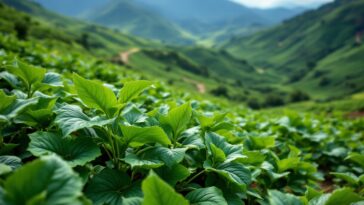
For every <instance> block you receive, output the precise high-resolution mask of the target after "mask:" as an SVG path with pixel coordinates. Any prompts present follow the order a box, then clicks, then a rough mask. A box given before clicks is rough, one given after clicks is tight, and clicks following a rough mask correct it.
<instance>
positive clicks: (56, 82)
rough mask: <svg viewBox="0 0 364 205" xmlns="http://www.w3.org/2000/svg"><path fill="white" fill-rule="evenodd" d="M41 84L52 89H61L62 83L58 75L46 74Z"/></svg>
mask: <svg viewBox="0 0 364 205" xmlns="http://www.w3.org/2000/svg"><path fill="white" fill-rule="evenodd" d="M42 83H44V84H47V85H50V86H53V87H62V86H63V81H62V77H61V75H60V74H58V73H54V72H48V73H46V74H45V76H44V79H43V81H42Z"/></svg>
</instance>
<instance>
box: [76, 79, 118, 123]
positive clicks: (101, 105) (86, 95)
mask: <svg viewBox="0 0 364 205" xmlns="http://www.w3.org/2000/svg"><path fill="white" fill-rule="evenodd" d="M73 82H74V83H75V86H76V90H77V94H78V96H79V97H80V98H81V100H82V102H83V103H84V104H85V105H87V106H88V107H89V108H95V109H98V110H100V111H103V112H104V113H106V114H107V115H108V116H109V117H113V116H114V114H115V112H116V111H117V99H116V96H115V94H114V92H113V91H112V90H111V89H110V88H108V87H106V86H104V85H103V84H102V83H100V82H98V81H93V80H86V79H84V78H82V77H81V76H79V75H77V74H73Z"/></svg>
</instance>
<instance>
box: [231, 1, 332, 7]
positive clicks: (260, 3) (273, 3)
mask: <svg viewBox="0 0 364 205" xmlns="http://www.w3.org/2000/svg"><path fill="white" fill-rule="evenodd" d="M232 1H235V2H238V3H241V4H243V5H245V6H249V7H256V8H274V7H312V6H318V5H321V4H324V3H328V2H331V1H333V0H232Z"/></svg>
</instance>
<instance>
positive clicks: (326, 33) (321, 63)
mask: <svg viewBox="0 0 364 205" xmlns="http://www.w3.org/2000/svg"><path fill="white" fill-rule="evenodd" d="M363 9H364V2H363V1H361V0H349V1H344V0H338V1H335V2H333V3H330V4H327V5H324V6H322V7H320V8H319V9H317V10H313V11H308V12H306V13H304V14H302V15H299V16H297V17H295V18H292V19H290V20H287V21H285V22H284V23H282V24H281V25H280V26H277V27H274V28H272V29H268V30H266V31H263V32H260V33H258V34H255V35H252V36H249V37H243V38H234V39H232V40H231V41H230V42H229V43H227V44H226V45H225V46H224V47H225V48H226V49H227V50H228V51H229V52H230V53H231V54H232V55H234V56H236V57H240V58H244V59H247V60H248V61H249V62H251V63H253V64H254V65H256V66H259V67H262V68H265V69H266V70H274V71H275V72H276V73H277V74H279V75H282V76H284V78H282V79H281V80H282V82H284V83H286V84H288V85H289V86H292V87H294V88H296V89H300V90H302V91H305V92H307V93H310V95H311V96H312V97H313V98H314V99H327V98H333V97H335V98H337V97H343V96H348V95H351V94H353V93H356V92H359V91H362V90H363V89H364V84H363V82H364V78H363V76H364V73H363V72H364V70H363V69H362V66H363V63H362V62H363V61H362V56H363V54H364V53H363V51H364V46H363V43H362V40H361V39H362V38H363V36H362V34H363V30H364V27H363V24H362V21H363V18H364V16H363V12H362V11H363Z"/></svg>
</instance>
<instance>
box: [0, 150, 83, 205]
mask: <svg viewBox="0 0 364 205" xmlns="http://www.w3.org/2000/svg"><path fill="white" fill-rule="evenodd" d="M81 190H82V182H81V179H80V178H79V177H78V175H77V174H75V173H74V172H73V170H72V169H71V168H70V167H69V166H68V164H67V163H66V162H64V161H63V160H62V159H60V158H59V157H57V156H54V155H52V156H46V157H42V158H40V159H38V160H35V161H33V162H30V163H28V164H26V165H25V166H23V167H21V168H19V169H18V170H17V171H15V172H14V174H12V175H11V176H10V177H8V178H7V179H6V181H5V184H4V191H5V193H4V198H5V201H6V202H7V204H9V205H19V204H38V203H35V202H36V201H37V202H39V200H40V199H41V201H42V203H41V204H44V205H57V204H58V205H61V204H73V203H75V202H76V201H77V197H80V196H81V194H82V193H81ZM31 202H33V203H31Z"/></svg>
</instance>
